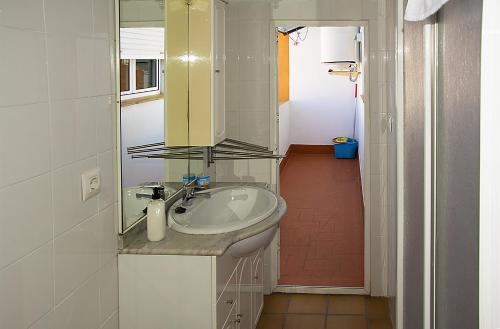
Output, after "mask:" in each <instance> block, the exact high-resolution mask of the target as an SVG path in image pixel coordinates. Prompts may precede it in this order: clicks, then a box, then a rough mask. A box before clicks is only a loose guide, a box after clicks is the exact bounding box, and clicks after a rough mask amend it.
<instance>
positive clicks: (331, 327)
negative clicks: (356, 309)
mask: <svg viewBox="0 0 500 329" xmlns="http://www.w3.org/2000/svg"><path fill="white" fill-rule="evenodd" d="M326 328H327V329H366V328H367V323H366V318H365V317H364V316H362V315H329V316H328V318H327V322H326ZM370 329H371V328H370Z"/></svg>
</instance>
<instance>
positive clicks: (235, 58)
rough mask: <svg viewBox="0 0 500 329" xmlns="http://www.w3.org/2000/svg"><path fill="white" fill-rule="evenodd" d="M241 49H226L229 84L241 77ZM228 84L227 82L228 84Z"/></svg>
mask: <svg viewBox="0 0 500 329" xmlns="http://www.w3.org/2000/svg"><path fill="white" fill-rule="evenodd" d="M239 57H240V53H239V51H234V50H232V51H226V80H227V82H228V84H231V83H232V82H233V81H238V80H239V79H240V59H239ZM226 86H227V84H226Z"/></svg>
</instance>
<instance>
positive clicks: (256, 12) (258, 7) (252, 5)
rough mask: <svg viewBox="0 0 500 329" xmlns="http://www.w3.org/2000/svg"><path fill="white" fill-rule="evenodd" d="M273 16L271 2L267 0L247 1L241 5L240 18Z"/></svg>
mask: <svg viewBox="0 0 500 329" xmlns="http://www.w3.org/2000/svg"><path fill="white" fill-rule="evenodd" d="M270 17H271V7H270V3H269V2H266V1H247V2H243V3H241V5H240V10H239V19H241V20H268V19H269V18H270Z"/></svg>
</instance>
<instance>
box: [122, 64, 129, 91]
mask: <svg viewBox="0 0 500 329" xmlns="http://www.w3.org/2000/svg"><path fill="white" fill-rule="evenodd" d="M129 72H130V60H129V59H122V60H120V92H122V93H123V92H127V91H129V90H130V73H129Z"/></svg>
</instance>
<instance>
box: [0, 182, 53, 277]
mask: <svg viewBox="0 0 500 329" xmlns="http://www.w3.org/2000/svg"><path fill="white" fill-rule="evenodd" d="M0 209H2V216H0V227H1V228H2V229H1V230H0V269H1V268H3V267H5V266H7V265H8V264H10V263H12V262H13V261H15V260H18V259H19V258H21V257H23V256H24V255H27V254H28V253H30V252H32V251H33V250H35V249H37V248H39V247H40V246H42V245H43V244H45V243H46V242H48V241H50V240H52V193H51V181H50V175H49V174H45V175H43V176H39V177H36V178H33V179H30V180H27V181H25V182H23V183H19V184H16V185H13V186H10V187H7V188H4V189H2V190H0ZM33 218H36V219H37V220H36V221H33Z"/></svg>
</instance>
